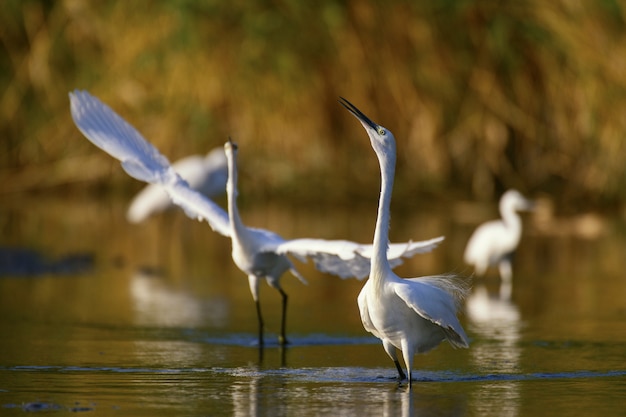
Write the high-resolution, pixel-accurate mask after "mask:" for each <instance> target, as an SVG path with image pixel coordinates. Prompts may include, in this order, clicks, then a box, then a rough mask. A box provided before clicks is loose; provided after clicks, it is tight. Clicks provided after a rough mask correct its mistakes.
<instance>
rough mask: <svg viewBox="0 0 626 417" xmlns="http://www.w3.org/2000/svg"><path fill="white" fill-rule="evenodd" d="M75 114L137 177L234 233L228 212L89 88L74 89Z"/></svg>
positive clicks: (85, 132) (88, 135)
mask: <svg viewBox="0 0 626 417" xmlns="http://www.w3.org/2000/svg"><path fill="white" fill-rule="evenodd" d="M70 107H71V111H72V118H73V119H74V123H75V124H76V126H77V127H78V129H79V130H80V131H81V132H82V133H83V135H85V137H86V138H87V139H89V140H90V141H91V142H92V143H93V144H94V145H96V146H98V147H99V148H100V149H102V150H103V151H105V152H107V153H108V154H110V155H111V156H113V157H114V158H116V159H118V160H120V161H121V162H122V167H123V168H124V170H125V171H126V172H127V173H128V175H130V176H131V177H133V178H136V179H138V180H141V181H145V182H148V183H151V184H158V185H161V186H163V187H164V189H165V190H166V191H167V193H168V194H169V195H170V197H171V198H172V200H173V201H174V204H176V205H179V206H180V207H182V208H183V209H184V210H185V213H186V214H187V215H188V216H189V217H191V218H195V219H198V220H206V221H207V222H208V223H209V225H210V226H211V228H212V229H213V230H215V231H216V232H218V233H220V234H222V235H224V236H230V225H229V221H228V214H227V213H226V212H225V211H224V210H223V209H222V208H221V207H220V206H218V205H217V204H215V203H214V202H213V201H211V200H210V199H208V198H207V197H204V196H203V195H202V194H200V193H198V192H196V191H194V190H192V189H191V188H190V187H189V185H188V184H187V183H186V182H185V181H184V180H183V179H182V178H180V176H178V174H176V172H175V171H174V170H173V169H172V167H171V166H170V163H169V161H168V160H167V158H165V157H164V156H163V155H161V153H159V151H158V150H157V149H156V148H155V147H154V146H152V145H151V144H150V143H149V142H148V141H146V140H145V139H144V138H143V137H142V136H141V134H140V133H139V132H138V131H137V130H136V129H135V128H134V127H133V126H131V125H130V124H129V123H128V122H126V121H125V120H124V119H123V118H121V117H120V116H119V115H118V114H117V113H115V112H114V111H113V110H111V108H110V107H109V106H107V105H106V104H104V103H102V102H101V101H100V100H98V99H97V98H96V97H93V96H92V95H90V94H89V93H88V92H86V91H78V90H75V91H74V92H73V93H70Z"/></svg>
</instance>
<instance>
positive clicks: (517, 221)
mask: <svg viewBox="0 0 626 417" xmlns="http://www.w3.org/2000/svg"><path fill="white" fill-rule="evenodd" d="M500 215H501V216H502V221H503V222H504V226H505V227H506V228H507V230H509V232H510V233H511V236H512V237H514V238H513V239H514V240H515V241H516V242H517V241H519V239H520V237H521V235H522V219H521V218H520V216H519V214H518V213H517V212H516V211H515V208H514V207H512V206H511V205H503V206H501V207H500Z"/></svg>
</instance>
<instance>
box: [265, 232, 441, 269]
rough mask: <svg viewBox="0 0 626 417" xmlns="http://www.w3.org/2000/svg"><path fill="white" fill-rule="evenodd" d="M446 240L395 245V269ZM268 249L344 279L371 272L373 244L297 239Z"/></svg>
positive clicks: (390, 255) (391, 252)
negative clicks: (306, 262)
mask: <svg viewBox="0 0 626 417" xmlns="http://www.w3.org/2000/svg"><path fill="white" fill-rule="evenodd" d="M443 239H444V237H443V236H440V237H437V238H434V239H430V240H425V241H421V242H406V243H392V244H390V245H389V249H388V250H387V256H388V258H389V264H390V265H391V267H392V268H394V267H396V266H398V265H400V264H402V262H403V261H402V258H408V257H411V256H414V255H415V254H418V253H426V252H430V251H431V250H433V249H434V248H436V247H437V246H438V245H439V243H440V242H442V241H443ZM264 249H265V250H272V251H275V252H277V253H279V254H288V255H292V256H295V257H296V258H298V259H299V260H301V261H302V262H305V261H306V258H311V259H312V260H313V262H314V263H315V267H316V268H317V269H318V270H320V271H322V272H325V273H330V274H333V275H337V276H339V277H341V278H352V277H356V278H358V279H363V278H365V277H367V276H368V275H369V273H370V264H371V257H372V245H371V244H369V245H362V244H359V243H356V242H352V241H349V240H324V239H294V240H288V241H284V242H282V243H280V244H279V245H278V246H271V247H270V245H267V246H266V247H265V248H264Z"/></svg>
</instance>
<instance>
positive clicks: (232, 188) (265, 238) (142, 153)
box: [70, 90, 443, 345]
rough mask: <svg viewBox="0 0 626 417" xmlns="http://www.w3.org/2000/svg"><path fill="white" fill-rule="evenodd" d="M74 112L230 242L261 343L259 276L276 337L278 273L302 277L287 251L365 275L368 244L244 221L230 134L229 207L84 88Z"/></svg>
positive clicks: (89, 133) (92, 134)
mask: <svg viewBox="0 0 626 417" xmlns="http://www.w3.org/2000/svg"><path fill="white" fill-rule="evenodd" d="M70 107H71V112H72V118H73V119H74V123H75V124H76V126H77V127H78V129H79V130H80V131H81V132H82V133H83V134H84V135H85V137H86V138H87V139H89V140H90V141H91V142H92V143H93V144H95V145H96V146H98V147H99V148H101V149H102V150H104V151H105V152H107V153H108V154H110V155H111V156H113V157H114V158H116V159H118V160H120V161H121V163H122V167H123V168H124V170H125V171H126V173H127V174H129V175H130V176H131V177H133V178H136V179H138V180H141V181H145V182H148V183H152V184H158V185H160V186H162V187H163V188H164V189H165V190H166V191H167V193H168V194H169V195H170V197H171V198H172V201H173V202H174V204H176V205H178V206H180V207H182V208H183V209H184V210H185V213H186V214H187V215H188V216H189V217H191V218H194V219H198V220H205V221H206V222H207V223H209V226H211V228H212V229H213V230H214V231H216V232H218V233H220V234H221V235H223V236H226V237H229V238H230V239H231V242H232V257H233V260H234V262H235V264H236V265H237V266H238V267H239V268H240V269H241V270H242V271H243V272H245V273H246V274H247V275H248V281H249V284H250V291H251V292H252V297H253V298H254V301H255V304H256V308H257V318H258V323H259V345H262V344H263V318H262V315H261V309H260V304H259V282H260V281H261V280H262V279H265V280H266V281H267V283H268V284H269V285H270V286H272V287H274V288H276V289H277V290H278V291H279V292H280V293H281V296H282V321H281V332H280V336H279V341H280V343H281V344H284V343H286V342H287V340H286V337H285V321H286V306H287V294H285V292H284V291H283V290H282V288H281V287H280V277H281V275H282V274H283V273H284V272H285V271H287V270H289V271H290V272H291V273H292V274H293V275H295V276H296V277H297V278H299V279H300V280H301V281H302V282H306V281H305V280H304V278H303V277H302V276H301V275H300V274H299V273H298V271H297V270H296V269H295V267H294V265H293V264H292V262H291V261H290V260H289V258H288V257H287V255H292V256H294V257H296V258H298V259H300V260H302V261H305V260H306V258H307V257H308V258H311V259H312V260H313V261H314V263H315V266H316V268H317V269H319V270H320V271H322V272H328V273H331V274H334V275H338V276H340V277H342V278H348V277H356V278H359V279H360V278H364V277H365V276H367V274H368V273H369V268H370V258H369V257H370V256H371V252H372V246H371V245H361V244H358V243H355V242H351V241H347V240H322V239H295V240H285V239H283V238H281V237H280V236H278V235H277V234H275V233H273V232H270V231H267V230H263V229H254V228H249V227H246V226H245V225H244V224H243V222H242V221H241V218H240V216H239V212H238V210H237V202H236V198H237V152H236V151H237V147H236V146H235V144H234V143H232V142H231V141H230V140H229V141H228V142H226V144H225V145H224V149H225V152H226V157H227V160H228V173H229V179H228V183H227V187H226V188H227V190H226V191H227V195H228V213H227V212H226V211H224V210H223V209H222V208H221V207H220V206H218V205H217V204H215V203H214V202H213V201H212V200H210V199H209V198H207V197H206V196H204V195H202V194H200V193H199V192H197V191H195V190H193V189H191V188H190V187H189V184H187V182H185V181H184V180H183V179H182V178H181V177H180V176H179V175H178V174H177V173H176V171H174V169H173V168H172V167H171V166H170V164H169V162H168V160H167V158H165V157H164V156H163V155H161V154H160V153H159V151H158V150H157V149H156V148H155V147H154V146H152V145H151V144H150V143H149V142H147V141H146V140H145V139H144V138H143V137H142V136H141V134H140V133H139V132H138V131H137V130H136V129H135V128H134V127H133V126H131V125H130V124H129V123H127V122H126V121H125V120H124V119H122V118H121V117H120V116H119V115H117V114H116V113H115V112H114V111H113V110H111V108H109V107H108V106H107V105H105V104H104V103H102V102H101V101H100V100H98V99H97V98H95V97H93V96H92V95H90V94H89V93H87V92H85V91H78V90H76V91H74V92H73V93H70ZM442 240H443V237H438V238H434V239H430V240H427V241H422V242H407V243H396V244H393V245H391V246H390V247H389V254H390V259H391V260H390V264H391V265H393V266H396V265H399V264H401V263H402V258H403V257H409V256H413V255H415V254H417V253H425V252H429V251H431V250H432V249H434V248H435V247H436V246H437V245H438V244H439V243H440V242H441V241H442Z"/></svg>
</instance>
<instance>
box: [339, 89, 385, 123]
mask: <svg viewBox="0 0 626 417" xmlns="http://www.w3.org/2000/svg"><path fill="white" fill-rule="evenodd" d="M339 104H341V105H342V106H343V107H345V108H346V109H348V111H349V112H350V113H352V114H353V115H354V117H356V118H357V119H359V120H360V121H361V123H363V124H366V125H368V126H369V127H371V128H372V129H374V130H378V125H377V124H376V123H374V122H372V121H371V120H370V118H369V117H367V116H366V115H364V114H363V112H362V111H361V110H359V109H357V108H356V106H355V105H354V104H352V103H350V102H349V101H348V100H346V99H345V98H343V97H339Z"/></svg>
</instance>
